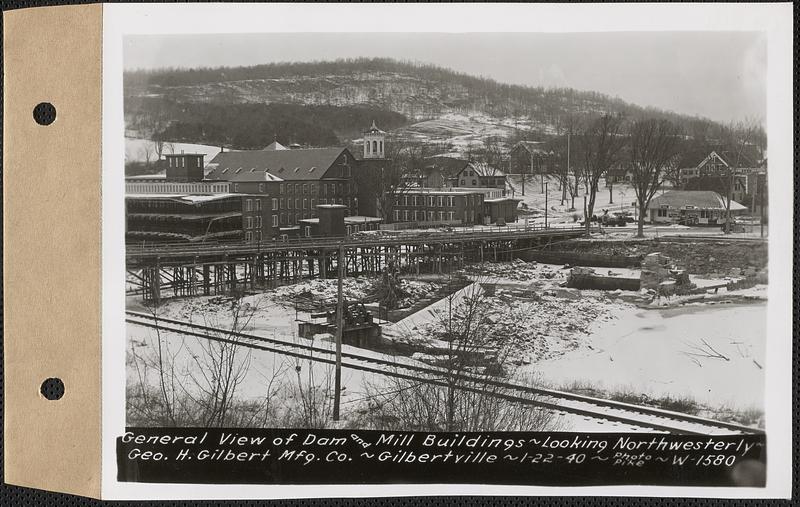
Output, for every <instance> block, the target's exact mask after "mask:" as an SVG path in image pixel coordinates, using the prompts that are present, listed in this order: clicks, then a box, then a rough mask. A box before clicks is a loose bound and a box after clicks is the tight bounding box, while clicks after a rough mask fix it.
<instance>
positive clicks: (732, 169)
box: [722, 118, 764, 234]
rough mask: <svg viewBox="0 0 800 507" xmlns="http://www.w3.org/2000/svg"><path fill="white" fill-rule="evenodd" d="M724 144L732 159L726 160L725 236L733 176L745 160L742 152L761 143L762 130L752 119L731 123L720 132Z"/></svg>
mask: <svg viewBox="0 0 800 507" xmlns="http://www.w3.org/2000/svg"><path fill="white" fill-rule="evenodd" d="M722 135H723V139H724V142H725V144H726V145H727V146H728V147H729V149H730V152H731V153H732V155H733V157H732V160H728V170H727V173H728V174H727V180H728V185H727V190H728V192H727V193H728V195H727V199H726V202H725V234H730V233H731V222H732V221H733V220H732V217H731V200H732V199H733V185H734V177H735V176H734V174H735V173H736V172H738V171H739V170H740V169H741V167H742V161H743V160H744V159H745V155H744V152H745V150H746V149H747V147H748V146H754V145H756V144H758V143H760V142H761V139H762V137H764V136H763V130H762V129H761V126H760V125H759V123H758V122H757V121H756V120H755V119H752V118H749V119H746V120H744V121H740V122H737V123H731V124H730V125H728V126H727V127H725V128H724V129H723V131H722Z"/></svg>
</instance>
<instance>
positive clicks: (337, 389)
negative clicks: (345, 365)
mask: <svg viewBox="0 0 800 507" xmlns="http://www.w3.org/2000/svg"><path fill="white" fill-rule="evenodd" d="M344 254H345V252H344V246H343V245H340V246H339V280H338V284H337V289H336V294H337V295H336V371H335V377H334V383H333V389H334V393H333V420H334V421H338V420H339V404H340V398H341V396H342V334H343V331H344V329H343V328H344V298H343V293H342V283H343V281H344V276H345V267H344V264H345V262H346V261H345V258H344Z"/></svg>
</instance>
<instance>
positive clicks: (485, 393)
mask: <svg viewBox="0 0 800 507" xmlns="http://www.w3.org/2000/svg"><path fill="white" fill-rule="evenodd" d="M431 332H432V336H431V337H430V338H429V339H428V341H429V342H434V341H435V342H436V343H438V344H440V345H439V347H442V345H441V344H442V343H444V344H445V345H444V347H443V348H439V349H438V352H437V353H436V354H435V356H433V357H432V358H431V359H430V361H431V362H432V363H433V364H435V365H436V366H438V367H439V371H440V373H439V374H437V375H436V376H435V377H430V378H428V377H420V378H418V379H407V378H406V379H404V378H397V377H390V378H387V379H386V381H384V382H381V383H379V384H367V385H366V387H365V391H366V393H367V395H368V396H367V400H368V407H367V409H366V410H365V413H364V419H365V420H362V421H359V423H360V424H361V425H362V426H365V427H372V428H376V429H405V430H417V431H506V430H517V431H519V430H529V431H530V430H545V429H553V427H554V422H555V417H554V415H553V414H552V413H550V412H546V411H542V410H539V409H538V408H536V407H534V406H532V404H530V403H524V402H517V401H511V400H510V399H509V397H510V395H511V394H512V393H511V392H510V390H509V389H508V388H507V387H505V386H503V385H502V383H500V382H496V381H497V380H499V379H503V378H509V377H512V376H513V375H514V372H513V371H512V369H513V365H512V363H511V361H510V360H509V354H510V353H511V351H513V350H514V348H515V347H516V346H518V345H519V344H518V342H516V340H515V339H514V338H511V337H508V336H507V335H506V334H505V333H503V332H502V330H501V328H500V327H499V326H498V325H497V324H496V323H495V321H494V320H493V319H492V317H491V314H490V312H489V310H488V309H487V303H486V299H485V295H484V291H483V289H482V288H481V285H480V284H479V283H475V284H473V285H471V286H469V287H467V288H465V289H464V290H463V292H462V296H460V297H458V299H457V297H456V296H455V295H451V296H450V297H448V300H447V306H446V308H445V309H444V311H442V312H441V313H439V315H438V319H437V321H436V322H435V323H434V325H433V327H432V329H431Z"/></svg>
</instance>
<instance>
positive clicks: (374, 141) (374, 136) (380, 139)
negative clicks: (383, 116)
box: [364, 120, 386, 158]
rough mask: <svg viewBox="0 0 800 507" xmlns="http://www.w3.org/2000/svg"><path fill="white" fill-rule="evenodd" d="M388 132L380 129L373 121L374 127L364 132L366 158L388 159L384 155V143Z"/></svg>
mask: <svg viewBox="0 0 800 507" xmlns="http://www.w3.org/2000/svg"><path fill="white" fill-rule="evenodd" d="M385 141H386V132H384V131H383V130H381V129H379V128H378V126H377V125H375V120H372V126H371V127H370V128H369V130H366V131H365V132H364V158H386V157H385V155H384V153H385V151H384V142H385Z"/></svg>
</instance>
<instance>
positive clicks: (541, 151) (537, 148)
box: [511, 141, 550, 155]
mask: <svg viewBox="0 0 800 507" xmlns="http://www.w3.org/2000/svg"><path fill="white" fill-rule="evenodd" d="M517 149H523V150H525V151H527V152H528V153H530V154H531V155H547V154H548V153H549V152H550V151H549V150H547V144H546V143H544V142H539V141H520V142H518V143H517V144H516V145H514V147H513V148H512V149H511V151H515V150H517Z"/></svg>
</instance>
